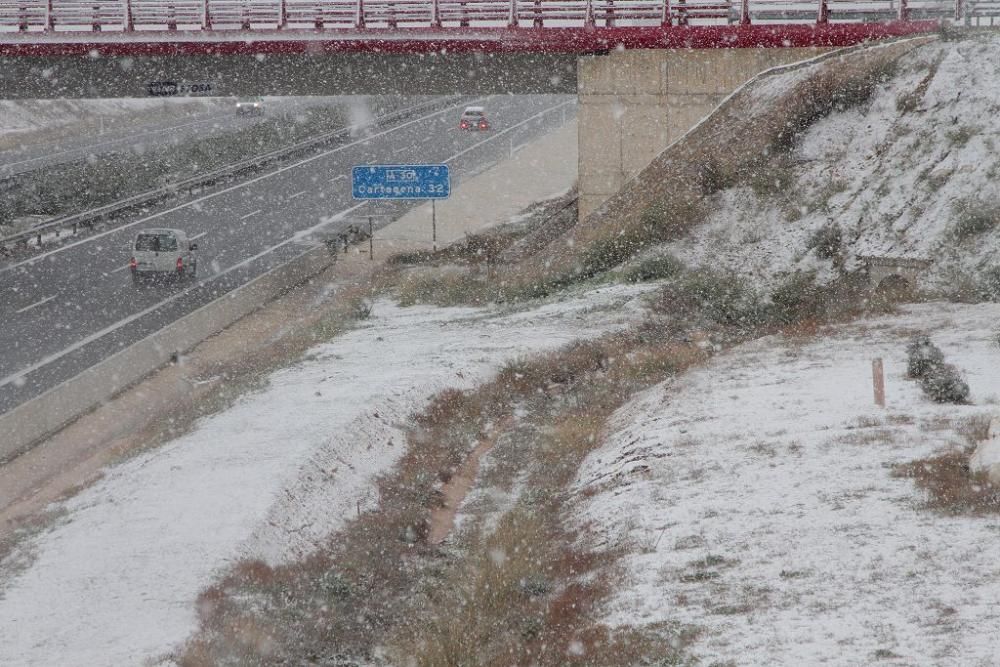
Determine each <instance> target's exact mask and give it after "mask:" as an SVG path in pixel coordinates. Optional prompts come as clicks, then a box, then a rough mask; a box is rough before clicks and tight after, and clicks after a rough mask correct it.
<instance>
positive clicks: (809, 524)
mask: <svg viewBox="0 0 1000 667" xmlns="http://www.w3.org/2000/svg"><path fill="white" fill-rule="evenodd" d="M998 318H1000V305H997V304H990V305H980V306H963V305H948V304H942V303H933V304H925V305H920V306H916V307H912V308H909V309H908V310H907V312H906V314H904V315H900V316H893V317H885V318H878V319H873V320H870V321H864V322H860V323H857V324H854V325H850V326H843V327H838V328H835V329H832V330H831V331H830V332H829V336H828V337H821V338H818V339H817V340H815V341H811V342H801V341H798V342H797V341H794V340H787V339H783V338H779V337H772V338H766V339H763V340H760V341H757V342H754V343H751V344H748V345H744V346H742V347H739V348H737V349H735V350H733V351H732V352H730V353H727V354H724V355H722V356H719V357H717V358H716V359H714V360H712V362H710V363H709V364H708V365H707V366H706V367H703V368H698V369H695V370H693V371H692V372H690V373H688V374H687V375H685V376H682V377H680V378H678V379H676V381H673V382H667V383H663V384H661V385H658V386H656V387H654V388H653V389H651V390H648V391H646V392H644V393H643V394H641V395H640V396H638V397H637V398H635V399H634V400H632V401H631V402H630V403H628V404H627V405H626V406H624V407H623V408H621V409H620V410H619V411H618V412H617V413H616V415H615V416H614V418H613V420H612V426H611V428H610V435H609V436H608V438H607V440H606V442H605V444H604V445H603V446H602V447H601V448H600V449H599V450H597V451H595V452H593V453H592V454H591V455H590V456H589V457H588V459H587V460H586V461H585V463H584V465H583V466H582V468H581V472H580V475H579V478H578V483H577V484H578V486H577V489H578V490H579V491H583V490H585V489H586V490H587V492H588V493H595V492H596V495H594V496H593V497H590V498H588V497H586V494H581V495H580V496H579V500H578V505H579V507H578V512H577V513H576V517H577V520H578V521H579V522H580V524H581V525H584V526H589V528H590V530H591V531H593V532H594V533H595V534H596V536H597V540H598V542H599V543H600V544H602V545H607V546H613V545H615V544H616V543H622V541H624V543H625V544H627V545H632V547H633V549H632V553H631V555H630V556H628V557H627V558H626V566H627V570H628V573H627V576H626V577H625V580H624V583H623V585H622V588H621V589H620V590H619V591H618V592H617V593H616V595H615V596H614V599H613V602H612V604H611V605H610V609H609V612H608V613H609V617H608V620H609V621H610V622H611V623H613V624H620V625H636V624H640V625H641V624H645V623H655V622H660V621H674V622H681V623H687V624H693V625H696V626H699V627H702V628H704V630H705V632H704V634H703V635H702V636H701V637H700V639H699V641H698V642H697V643H696V644H695V646H694V648H693V650H694V652H695V653H696V654H697V655H698V656H699V657H700V658H702V659H704V661H705V662H706V663H711V662H713V661H719V662H724V663H725V664H736V665H779V664H780V665H816V664H829V665H863V664H872V663H873V661H874V660H875V659H876V658H878V657H891V655H896V656H900V657H899V662H892V663H891V664H935V665H992V664H996V657H997V656H998V655H1000V635H998V634H997V633H996V632H995V628H996V627H998V623H1000V561H998V560H997V553H998V551H997V548H996V544H997V538H998V535H1000V517H996V516H993V517H986V518H968V517H945V516H939V515H936V514H934V513H932V512H930V511H928V510H926V509H922V508H921V503H922V502H923V500H924V497H923V496H922V492H921V491H919V490H918V489H917V488H916V487H915V486H914V484H913V482H912V481H911V480H909V479H903V478H896V477H892V476H891V472H892V465H893V464H897V463H904V462H909V461H911V460H914V459H917V458H921V457H924V456H927V455H929V454H932V453H934V452H937V451H939V450H941V449H947V448H954V447H965V446H966V443H965V442H964V440H963V438H962V437H960V436H959V435H958V433H957V432H956V431H955V428H956V427H957V426H958V425H959V423H960V422H961V421H962V420H963V419H965V418H968V417H970V416H973V415H977V416H979V415H984V416H989V415H991V414H994V413H997V414H1000V408H998V407H997V403H998V398H997V397H998V396H1000V373H997V372H996V369H997V368H998V367H1000V347H998V345H997V343H996V330H995V327H996V323H997V321H998ZM918 331H920V332H928V333H929V334H930V336H931V338H932V339H933V340H934V341H935V342H936V343H937V344H939V345H940V346H941V348H942V350H943V351H944V353H945V356H946V358H947V360H948V361H949V362H951V363H954V364H955V365H957V366H958V367H959V368H960V369H961V370H962V371H963V373H964V374H965V376H966V378H967V380H968V382H969V384H970V386H971V388H972V394H973V399H974V401H975V404H974V405H969V406H954V405H938V404H934V403H931V402H930V401H929V400H928V399H927V398H926V397H925V396H924V395H923V394H922V392H921V390H920V388H919V386H918V385H917V384H916V383H915V382H913V381H910V380H906V379H905V377H904V376H905V372H906V355H905V346H906V342H907V340H908V339H909V338H910V337H911V336H912V335H913V334H914V333H915V332H918ZM874 357H882V358H883V359H884V360H885V368H886V383H887V395H888V399H887V400H888V407H887V408H886V409H881V408H877V407H876V406H875V405H874V404H873V398H872V375H871V374H872V370H871V360H872V358H874ZM949 420H950V421H949ZM720 559H724V560H720ZM729 661H731V662H729Z"/></svg>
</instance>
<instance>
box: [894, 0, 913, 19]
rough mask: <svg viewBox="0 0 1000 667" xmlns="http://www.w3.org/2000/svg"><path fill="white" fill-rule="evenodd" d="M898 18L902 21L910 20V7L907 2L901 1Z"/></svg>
mask: <svg viewBox="0 0 1000 667" xmlns="http://www.w3.org/2000/svg"><path fill="white" fill-rule="evenodd" d="M897 16H898V18H899V20H900V21H909V20H910V7H909V4H907V0H899V14H898V15H897Z"/></svg>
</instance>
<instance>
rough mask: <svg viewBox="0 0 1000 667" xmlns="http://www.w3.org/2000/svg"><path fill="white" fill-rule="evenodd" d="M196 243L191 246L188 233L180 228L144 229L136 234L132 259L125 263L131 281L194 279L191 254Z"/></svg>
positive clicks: (136, 282)
mask: <svg viewBox="0 0 1000 667" xmlns="http://www.w3.org/2000/svg"><path fill="white" fill-rule="evenodd" d="M197 249H198V244H196V243H191V241H189V240H188V237H187V234H185V233H184V232H183V231H181V230H179V229H144V230H142V231H140V232H139V233H138V234H136V235H135V240H134V241H133V243H132V258H131V259H130V260H129V262H128V267H129V270H130V272H131V274H132V282H133V283H134V284H136V285H138V284H139V283H141V282H142V281H143V279H145V278H155V277H163V278H168V277H169V278H176V279H178V280H184V279H194V277H195V275H196V274H197V273H198V259H197V258H196V257H195V256H194V251H195V250H197Z"/></svg>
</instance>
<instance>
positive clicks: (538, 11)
mask: <svg viewBox="0 0 1000 667" xmlns="http://www.w3.org/2000/svg"><path fill="white" fill-rule="evenodd" d="M532 13H533V14H534V16H535V20H534V21H532V22H531V24H532V25H533V26H535V27H536V28H541V27H542V0H535V7H534V9H532Z"/></svg>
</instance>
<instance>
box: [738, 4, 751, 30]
mask: <svg viewBox="0 0 1000 667" xmlns="http://www.w3.org/2000/svg"><path fill="white" fill-rule="evenodd" d="M740 25H750V0H740Z"/></svg>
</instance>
